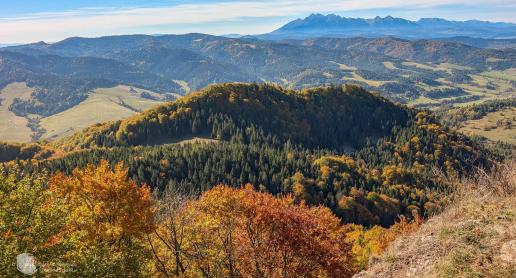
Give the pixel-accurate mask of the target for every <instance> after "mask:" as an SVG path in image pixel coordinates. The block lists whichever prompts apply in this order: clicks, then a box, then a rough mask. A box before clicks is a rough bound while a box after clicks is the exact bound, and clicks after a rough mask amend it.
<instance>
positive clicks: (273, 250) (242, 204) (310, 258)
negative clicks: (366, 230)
mask: <svg viewBox="0 0 516 278" xmlns="http://www.w3.org/2000/svg"><path fill="white" fill-rule="evenodd" d="M181 211H182V213H183V214H186V215H189V216H188V217H181V216H179V215H177V214H176V215H175V216H174V217H175V223H176V226H175V228H173V229H170V226H167V228H165V229H163V227H159V228H158V230H157V232H156V237H157V238H158V239H160V238H169V239H171V238H174V237H175V235H174V232H175V231H179V230H181V231H184V230H188V231H191V233H188V234H183V237H182V238H177V237H176V239H175V240H169V241H168V242H188V243H185V244H184V245H183V246H182V248H171V246H172V244H168V243H166V242H164V241H160V240H157V241H156V247H157V249H160V248H161V252H156V253H159V254H158V255H157V257H158V258H159V260H160V261H161V262H162V264H161V265H158V268H159V270H160V271H161V272H162V273H165V275H169V274H174V275H177V276H181V277H202V276H205V275H207V276H208V277H299V275H300V274H302V275H303V276H304V277H350V276H351V275H352V271H351V270H352V267H351V265H352V258H351V257H350V255H349V254H350V251H351V244H349V243H347V242H346V241H345V232H346V229H344V227H343V226H342V225H341V224H340V221H339V219H338V218H336V217H335V216H334V215H333V214H332V213H331V211H330V210H329V209H327V208H324V207H313V208H309V207H307V206H304V205H294V204H293V200H292V199H291V198H290V197H285V198H275V197H273V196H272V195H270V194H267V193H260V192H256V191H254V190H253V189H252V186H250V185H248V186H246V187H244V188H241V189H234V188H229V187H227V186H217V187H215V188H213V189H211V190H210V191H208V192H206V193H204V194H203V195H202V196H201V198H200V199H198V200H191V201H190V202H189V203H188V204H187V205H186V207H184V208H183V209H182V210H181ZM192 216H193V217H192ZM185 218H189V219H191V220H192V221H187V222H184V221H183V222H178V221H177V220H178V219H185ZM171 222H174V221H165V223H169V224H170V223H171ZM179 223H180V224H179ZM159 246H161V247H159ZM199 247H201V248H199ZM163 250H165V251H163ZM178 253H179V254H182V256H181V258H180V259H179V260H178V258H177V257H176V255H177V254H178ZM178 264H180V265H181V267H179V268H178ZM185 265H188V266H189V268H185V267H184V266H185ZM171 276H172V275H171Z"/></svg>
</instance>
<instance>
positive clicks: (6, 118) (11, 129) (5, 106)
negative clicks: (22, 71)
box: [0, 83, 33, 142]
mask: <svg viewBox="0 0 516 278" xmlns="http://www.w3.org/2000/svg"><path fill="white" fill-rule="evenodd" d="M32 92H33V89H32V88H29V87H27V85H26V84H25V83H11V84H9V85H7V86H6V87H5V88H3V89H2V90H1V91H0V141H8V142H28V141H30V140H31V135H32V131H31V129H30V128H29V127H28V126H27V123H28V121H27V119H26V118H23V117H18V116H16V115H15V114H14V113H13V112H11V111H9V106H10V105H11V104H12V103H13V100H14V99H15V98H21V99H27V98H29V97H30V95H31V93H32Z"/></svg>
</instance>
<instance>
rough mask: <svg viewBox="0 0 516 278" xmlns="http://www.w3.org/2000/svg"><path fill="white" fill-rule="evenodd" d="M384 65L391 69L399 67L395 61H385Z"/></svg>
mask: <svg viewBox="0 0 516 278" xmlns="http://www.w3.org/2000/svg"><path fill="white" fill-rule="evenodd" d="M383 65H384V66H385V67H386V68H387V69H390V70H393V69H397V67H396V66H395V65H394V63H393V62H383Z"/></svg>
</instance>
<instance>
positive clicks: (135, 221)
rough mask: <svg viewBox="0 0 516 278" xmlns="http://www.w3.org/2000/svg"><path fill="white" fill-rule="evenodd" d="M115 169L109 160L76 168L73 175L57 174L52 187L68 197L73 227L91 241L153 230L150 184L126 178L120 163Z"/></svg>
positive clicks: (51, 188) (110, 240) (126, 236)
mask: <svg viewBox="0 0 516 278" xmlns="http://www.w3.org/2000/svg"><path fill="white" fill-rule="evenodd" d="M114 168H115V169H114V170H113V171H112V170H111V169H110V166H109V164H108V162H106V161H102V162H101V163H100V165H99V166H98V167H95V166H92V165H89V166H88V167H86V169H84V170H79V169H75V170H74V171H73V174H72V175H71V176H65V175H64V174H56V175H54V176H53V177H52V178H51V180H50V190H51V191H53V192H54V193H56V195H57V197H58V198H62V199H64V200H66V202H65V203H66V206H67V208H68V210H69V215H70V219H72V220H73V221H71V223H70V224H71V225H70V226H69V228H70V229H72V230H80V231H82V232H84V233H85V234H86V237H88V239H90V240H106V241H108V242H115V241H117V240H120V239H122V238H130V237H132V236H139V235H141V234H142V233H146V232H149V231H150V230H151V229H152V221H153V215H154V208H153V203H152V198H151V194H150V189H149V187H148V186H141V187H140V186H138V185H137V184H136V183H135V182H134V181H132V180H128V179H127V169H125V168H124V167H123V165H122V164H121V163H119V164H117V165H116V166H115V167H114Z"/></svg>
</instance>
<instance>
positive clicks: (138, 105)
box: [40, 86, 162, 139]
mask: <svg viewBox="0 0 516 278" xmlns="http://www.w3.org/2000/svg"><path fill="white" fill-rule="evenodd" d="M143 91H145V92H148V93H149V94H151V95H154V94H155V93H152V92H149V91H146V90H141V89H137V88H133V90H131V88H130V87H128V86H117V87H114V88H102V89H97V90H95V91H94V92H93V93H91V94H90V96H89V97H88V98H87V99H86V100H85V101H83V102H81V103H80V104H78V105H76V106H74V107H72V108H70V109H68V110H66V111H63V112H61V113H58V114H55V115H52V116H50V117H47V118H43V119H41V121H40V126H41V127H42V128H44V129H45V130H46V132H45V134H44V135H43V136H42V139H56V138H60V137H63V136H66V135H69V134H71V133H73V132H76V131H79V130H81V129H83V128H86V127H88V126H91V125H93V124H96V123H102V122H107V121H113V120H121V119H124V118H127V117H129V116H132V115H134V114H135V113H137V112H139V111H143V110H146V109H148V108H151V107H152V106H155V105H158V104H160V103H162V102H161V101H156V100H150V99H146V98H143V97H142V96H141V93H142V92H143ZM156 97H159V95H158V96H156Z"/></svg>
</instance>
